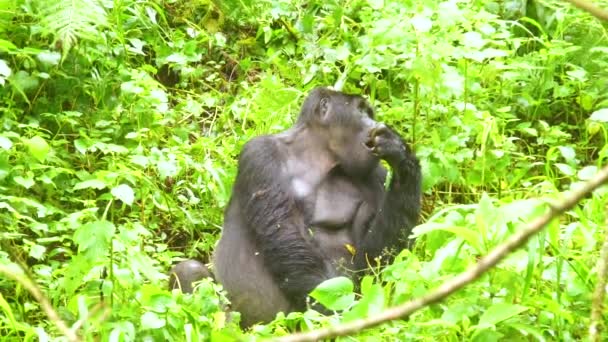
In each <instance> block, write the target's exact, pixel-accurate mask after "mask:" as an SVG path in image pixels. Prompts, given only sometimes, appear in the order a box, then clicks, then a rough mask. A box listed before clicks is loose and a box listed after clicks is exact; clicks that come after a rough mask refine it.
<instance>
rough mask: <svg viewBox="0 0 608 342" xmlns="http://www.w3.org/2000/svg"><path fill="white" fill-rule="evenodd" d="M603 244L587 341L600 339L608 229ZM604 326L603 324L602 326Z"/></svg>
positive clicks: (598, 263) (607, 266) (606, 276)
mask: <svg viewBox="0 0 608 342" xmlns="http://www.w3.org/2000/svg"><path fill="white" fill-rule="evenodd" d="M606 214H607V217H606V221H607V222H606V223H607V224H608V206H606ZM604 235H605V236H604V246H603V247H602V251H601V252H600V258H599V260H598V261H597V284H596V285H595V291H593V301H592V304H591V305H592V306H591V324H590V325H589V341H593V342H599V341H600V339H601V334H600V333H601V330H602V325H604V323H602V322H603V320H602V315H603V309H604V296H605V294H606V282H607V281H608V230H606V231H605V232H604ZM604 328H605V326H604Z"/></svg>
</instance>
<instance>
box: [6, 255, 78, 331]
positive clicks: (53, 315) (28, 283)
mask: <svg viewBox="0 0 608 342" xmlns="http://www.w3.org/2000/svg"><path fill="white" fill-rule="evenodd" d="M0 273H4V274H5V275H6V276H8V277H9V278H11V279H13V280H14V281H16V282H18V283H19V284H21V286H23V287H24V288H25V289H26V290H27V291H28V292H29V293H30V294H31V295H32V296H33V297H34V299H36V301H37V302H38V303H40V306H41V307H42V310H44V313H45V314H46V315H47V317H48V318H49V320H51V322H53V324H55V326H56V327H57V329H59V331H60V332H61V333H62V334H63V335H64V336H65V337H67V339H68V341H71V342H80V341H81V339H80V337H78V335H76V333H75V332H74V331H73V330H71V329H70V328H68V326H67V324H66V323H65V322H64V321H63V320H62V319H61V318H59V315H58V314H57V311H55V309H54V308H53V306H52V305H51V303H50V302H49V300H48V298H46V296H45V295H44V294H43V293H42V291H41V290H40V288H39V287H38V285H36V284H35V283H34V282H33V281H32V280H31V279H30V278H28V277H26V276H24V275H21V274H18V273H15V272H13V271H11V270H10V269H9V268H8V267H6V266H3V265H0Z"/></svg>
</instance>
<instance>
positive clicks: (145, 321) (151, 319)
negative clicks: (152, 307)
mask: <svg viewBox="0 0 608 342" xmlns="http://www.w3.org/2000/svg"><path fill="white" fill-rule="evenodd" d="M141 326H142V329H158V328H162V327H164V326H165V320H164V319H162V318H160V317H159V316H158V315H157V314H156V313H155V312H151V311H148V312H146V313H144V314H143V315H141Z"/></svg>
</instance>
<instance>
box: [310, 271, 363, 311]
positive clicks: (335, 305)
mask: <svg viewBox="0 0 608 342" xmlns="http://www.w3.org/2000/svg"><path fill="white" fill-rule="evenodd" d="M353 289H354V286H353V282H352V281H351V280H350V279H348V278H347V277H336V278H331V279H328V280H326V281H324V282H322V283H321V284H319V286H317V287H316V288H315V289H314V290H313V291H312V292H311V293H310V296H311V297H313V298H314V299H316V300H317V301H319V303H321V304H323V306H325V307H326V308H328V309H330V310H344V309H346V308H347V307H349V306H350V305H352V304H353V302H354V300H355V294H354V293H353Z"/></svg>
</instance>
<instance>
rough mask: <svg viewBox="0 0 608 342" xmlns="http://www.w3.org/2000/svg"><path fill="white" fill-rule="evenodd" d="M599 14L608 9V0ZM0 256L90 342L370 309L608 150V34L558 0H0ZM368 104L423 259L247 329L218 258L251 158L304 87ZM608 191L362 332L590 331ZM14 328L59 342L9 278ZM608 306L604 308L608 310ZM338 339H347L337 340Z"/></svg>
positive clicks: (338, 316)
mask: <svg viewBox="0 0 608 342" xmlns="http://www.w3.org/2000/svg"><path fill="white" fill-rule="evenodd" d="M604 5H608V4H606V3H605V2H604ZM0 8H2V10H0V103H2V104H3V105H2V106H0V113H1V117H0V125H1V126H2V130H1V131H0V227H2V228H0V263H1V264H3V265H8V266H9V267H11V268H12V269H15V270H16V272H19V271H18V268H17V267H16V264H18V263H20V264H24V265H27V266H28V268H29V269H30V270H31V275H32V276H33V278H34V279H35V280H36V281H37V283H38V284H39V285H40V287H41V288H42V290H43V291H44V293H45V294H46V295H47V296H48V297H49V299H50V301H51V303H52V304H53V305H54V306H55V307H56V308H57V310H58V312H59V314H60V317H61V318H62V319H63V320H65V321H66V322H67V323H68V324H69V325H74V324H76V325H78V326H79V327H80V328H79V329H78V332H79V333H80V334H81V335H82V336H84V337H85V338H86V339H87V340H88V339H100V340H134V339H137V340H139V339H152V340H209V339H211V340H218V341H232V340H234V339H237V338H238V339H246V340H255V339H257V338H261V337H268V336H272V335H284V334H287V333H289V331H293V330H295V329H304V330H306V329H313V328H315V327H322V326H331V325H334V324H336V323H338V322H347V321H352V320H354V319H357V318H361V317H365V316H369V315H374V314H377V313H378V312H380V311H381V310H383V309H384V308H386V307H388V306H391V305H396V304H399V303H402V302H404V301H406V300H409V299H412V298H415V297H417V296H421V295H423V294H424V293H426V292H427V291H429V290H430V289H432V288H434V287H435V286H437V285H438V284H440V283H442V282H443V281H445V280H447V279H449V278H451V277H452V276H453V275H454V274H456V273H458V272H461V271H463V270H464V269H466V268H467V267H469V266H470V265H472V264H473V263H475V262H476V260H477V259H478V258H479V257H480V256H481V255H483V254H485V253H487V252H488V251H489V250H491V249H492V248H493V247H494V246H496V244H498V243H500V242H501V241H503V240H504V239H505V238H506V237H507V236H509V235H510V234H512V233H513V232H515V231H517V230H518V229H520V227H521V225H522V224H523V223H524V222H528V221H530V220H532V219H533V218H535V217H537V216H538V215H540V214H542V213H543V212H544V211H545V210H547V205H546V204H544V203H545V201H544V200H534V199H533V198H545V199H549V200H551V199H557V198H559V193H560V192H561V191H565V190H568V189H571V188H573V187H576V186H578V184H579V182H581V181H584V180H586V179H589V177H591V176H592V175H593V174H594V172H595V171H596V170H597V169H598V167H600V166H602V165H604V164H606V161H607V159H608V147H607V146H608V144H607V139H608V131H607V128H608V114H607V113H608V89H607V88H608V85H607V84H606V81H605V80H606V79H608V58H607V53H608V40H607V39H606V30H605V26H602V24H600V23H599V22H597V20H595V19H594V18H592V17H590V16H589V15H586V14H584V13H582V12H580V11H579V10H577V9H574V8H572V7H570V6H569V5H568V4H567V3H565V2H564V3H555V2H548V1H547V2H545V1H531V0H529V1H524V0H514V1H496V2H494V1H469V2H465V1H461V0H445V1H436V2H429V1H389V0H384V1H383V0H374V1H364V0H351V1H341V0H340V1H338V0H332V1H300V0H294V1H285V0H263V1H209V0H197V1H158V0H145V1H133V0H122V1H90V0H73V1H68V2H66V1H58V0H53V1H41V0H36V1H26V0H0ZM321 84H323V85H334V86H335V87H337V88H341V89H344V90H347V91H350V92H356V93H363V94H366V95H369V98H370V100H371V101H372V103H373V104H374V105H375V106H376V107H377V109H378V117H379V119H380V120H382V121H385V122H387V123H389V124H390V125H392V126H394V127H395V128H396V129H398V130H399V131H400V132H402V133H403V135H404V136H406V137H407V138H408V139H409V141H410V142H411V143H412V145H413V146H414V147H415V149H416V151H417V155H418V156H419V158H420V159H421V162H422V165H423V173H424V184H423V185H424V189H425V198H424V205H423V208H424V218H423V220H422V222H421V223H422V224H421V225H419V226H418V227H417V228H416V229H415V232H414V233H415V235H416V236H417V238H418V240H417V243H416V246H415V248H414V249H413V251H403V252H401V253H400V254H399V255H398V256H397V257H396V259H395V261H394V262H393V263H391V265H389V266H387V267H384V268H380V267H375V264H374V265H373V266H374V267H373V273H372V274H371V275H368V276H365V277H363V280H362V283H361V286H360V289H358V291H357V293H355V292H354V290H353V284H352V282H350V281H349V280H347V279H346V278H337V279H332V280H329V281H327V282H325V283H323V284H322V285H321V286H320V287H319V288H317V289H316V290H315V291H314V292H313V293H312V294H311V296H312V297H313V299H312V301H318V302H320V303H322V304H323V305H325V306H327V307H328V308H329V309H331V310H334V311H335V313H334V314H333V315H330V316H327V317H326V316H323V315H321V314H319V313H317V312H315V311H314V310H309V311H307V312H304V313H291V314H288V315H284V314H279V315H278V317H277V319H276V320H275V321H274V322H272V323H270V324H268V325H264V326H262V325H258V326H256V327H254V328H252V329H251V330H250V331H248V332H242V331H241V330H240V329H239V328H238V324H237V323H238V319H239V318H238V313H230V314H226V313H225V312H224V307H225V305H226V299H225V298H224V296H223V292H222V291H221V289H220V287H219V286H218V285H217V284H214V283H212V282H209V281H203V282H201V283H200V284H199V286H198V290H197V291H196V292H195V293H194V294H193V295H183V294H180V293H178V292H177V291H174V292H170V291H167V290H166V287H167V283H166V279H167V276H166V273H167V270H168V269H169V267H170V265H171V264H172V263H175V262H177V261H178V260H180V259H181V258H185V257H196V258H199V259H202V260H203V261H208V260H209V258H210V255H211V253H212V251H213V246H214V245H215V242H216V240H217V238H218V235H219V232H220V227H221V224H222V216H223V208H224V207H225V205H226V203H227V201H228V199H229V196H230V189H231V185H232V181H233V179H234V175H235V172H236V170H235V166H236V161H235V160H236V157H237V155H238V153H239V151H240V149H241V147H242V145H243V144H244V143H245V142H246V141H247V140H248V139H250V138H251V137H253V136H256V135H259V134H265V133H270V132H277V131H279V130H282V129H285V128H286V127H288V126H289V125H290V124H291V123H292V122H293V119H294V117H295V115H296V114H297V111H298V109H299V105H300V103H301V101H302V99H303V97H304V96H305V94H306V93H307V92H308V91H309V90H310V89H312V88H313V87H314V86H316V85H321ZM607 197H608V194H607V192H606V189H601V190H600V191H598V192H596V193H595V194H594V195H593V196H590V197H589V198H587V199H585V200H584V201H583V202H582V203H580V204H579V205H578V206H577V207H576V208H575V209H574V210H572V211H570V212H569V213H568V214H567V215H565V216H564V217H563V218H561V219H560V220H556V221H555V222H553V223H552V224H551V225H550V226H549V227H547V229H546V230H545V231H544V232H543V233H542V234H541V235H539V236H536V237H535V238H534V239H532V240H531V241H530V242H529V243H528V245H527V246H526V247H525V249H522V250H519V251H516V252H515V253H513V254H512V255H511V256H510V257H509V258H508V260H506V261H505V262H504V263H502V264H501V265H499V267H497V268H496V269H494V270H492V271H490V272H489V273H488V274H485V275H484V276H482V277H481V278H480V279H479V280H478V281H477V282H476V283H474V284H472V285H470V286H468V287H467V288H465V289H464V290H462V291H461V292H459V293H457V294H455V295H454V296H452V297H450V298H449V299H447V300H446V301H445V302H442V303H438V304H435V305H432V306H431V307H429V308H426V309H424V310H421V311H418V312H416V313H415V314H414V315H413V316H412V317H410V319H409V320H407V321H396V322H393V323H391V324H388V325H384V326H381V327H378V328H374V329H370V330H368V331H365V332H362V333H360V334H359V335H358V336H357V337H356V338H357V339H360V340H366V341H367V340H372V341H376V340H378V341H380V340H394V339H396V338H398V339H402V340H429V341H435V340H442V341H452V340H475V341H492V340H539V341H545V340H548V341H551V340H560V341H570V340H580V339H582V338H584V337H585V336H586V329H587V326H588V321H589V319H588V316H589V307H590V302H591V299H590V293H591V291H592V288H593V286H594V284H595V270H594V263H595V260H596V258H597V255H598V241H600V237H601V236H602V234H603V230H604V229H605V222H606V214H605V203H606V201H607V200H608V198H607ZM0 312H1V314H0V335H1V336H3V337H4V338H5V339H6V340H19V341H21V340H34V339H37V338H38V339H47V338H48V339H56V338H57V336H58V335H59V332H58V331H57V329H56V327H55V326H54V325H53V324H52V323H51V322H50V321H49V320H48V319H47V318H46V317H45V316H44V315H43V313H42V312H41V310H40V304H39V303H37V302H36V301H35V300H33V299H32V297H31V296H30V295H29V294H28V293H27V292H26V291H25V289H23V288H22V287H21V286H19V285H16V284H15V283H14V282H12V281H9V280H8V279H5V278H0ZM606 319H607V320H608V317H606ZM344 340H346V339H344Z"/></svg>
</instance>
